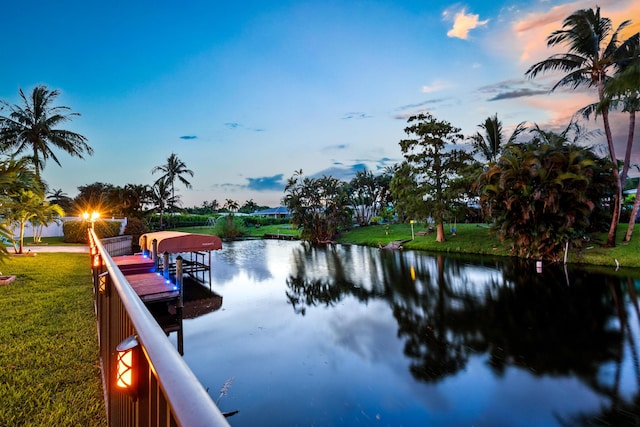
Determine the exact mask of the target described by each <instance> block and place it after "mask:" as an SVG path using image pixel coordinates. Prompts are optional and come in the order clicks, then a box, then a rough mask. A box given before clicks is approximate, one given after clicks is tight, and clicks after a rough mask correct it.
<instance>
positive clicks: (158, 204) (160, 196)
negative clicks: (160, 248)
mask: <svg viewBox="0 0 640 427" xmlns="http://www.w3.org/2000/svg"><path fill="white" fill-rule="evenodd" d="M149 203H150V204H151V205H152V206H153V208H154V209H155V210H156V211H157V212H158V213H159V214H160V229H162V228H163V217H164V211H165V209H166V207H167V203H169V204H172V203H173V197H172V196H171V189H170V188H169V183H168V181H167V180H166V179H165V178H163V177H160V178H159V179H158V180H156V182H154V183H153V185H152V186H151V189H150V192H149Z"/></svg>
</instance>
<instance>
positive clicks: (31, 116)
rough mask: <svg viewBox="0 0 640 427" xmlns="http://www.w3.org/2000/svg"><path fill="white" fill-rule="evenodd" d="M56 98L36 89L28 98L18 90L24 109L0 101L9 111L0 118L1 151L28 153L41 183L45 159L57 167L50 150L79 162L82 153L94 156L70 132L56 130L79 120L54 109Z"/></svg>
mask: <svg viewBox="0 0 640 427" xmlns="http://www.w3.org/2000/svg"><path fill="white" fill-rule="evenodd" d="M58 95H60V92H59V91H57V90H49V89H47V87H46V86H36V87H35V88H34V89H33V91H32V92H31V95H30V96H29V97H27V95H25V93H24V92H23V91H22V89H20V98H22V103H23V105H10V104H8V103H7V102H5V101H0V102H1V103H2V105H4V106H5V107H7V109H8V110H9V111H10V113H9V115H8V116H0V147H2V149H3V150H7V151H8V150H14V151H13V152H14V154H21V153H29V155H28V157H30V159H31V161H32V162H33V166H34V170H35V174H36V178H37V180H38V182H40V183H42V179H41V177H40V173H41V171H42V170H43V169H44V167H45V164H46V162H47V160H48V159H53V161H54V162H56V163H57V164H58V166H60V161H59V160H58V157H57V156H56V154H55V152H54V151H53V149H52V148H54V147H55V148H57V149H60V150H62V151H64V152H66V153H67V154H70V155H71V156H72V157H73V156H75V157H79V158H81V159H82V158H83V154H85V153H86V154H88V155H92V154H93V148H91V147H90V146H89V145H88V144H87V138H85V137H84V136H82V135H80V134H78V133H75V132H71V131H69V130H64V129H57V126H59V125H60V124H61V123H64V122H66V121H69V120H71V119H72V118H73V117H74V116H79V114H78V113H72V112H69V110H70V109H69V107H65V106H54V105H53V102H54V101H55V99H56V98H57V97H58Z"/></svg>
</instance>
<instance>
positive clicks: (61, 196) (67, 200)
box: [47, 188, 73, 211]
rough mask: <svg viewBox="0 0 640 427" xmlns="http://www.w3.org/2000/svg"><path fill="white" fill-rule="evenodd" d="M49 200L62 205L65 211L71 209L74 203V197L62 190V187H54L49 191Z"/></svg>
mask: <svg viewBox="0 0 640 427" xmlns="http://www.w3.org/2000/svg"><path fill="white" fill-rule="evenodd" d="M47 195H48V200H49V202H50V203H53V204H56V205H58V206H60V207H61V208H62V209H64V210H65V211H69V210H70V209H71V205H72V203H73V199H72V198H71V197H69V195H68V194H67V193H65V192H64V191H62V189H61V188H60V189H55V188H54V189H53V190H51V191H49V192H48V193H47Z"/></svg>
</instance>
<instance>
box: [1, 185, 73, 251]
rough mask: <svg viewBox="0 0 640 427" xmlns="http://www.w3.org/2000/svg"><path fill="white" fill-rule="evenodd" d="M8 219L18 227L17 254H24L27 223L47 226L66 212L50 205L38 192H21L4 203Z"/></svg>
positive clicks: (15, 245) (15, 246) (15, 244)
mask: <svg viewBox="0 0 640 427" xmlns="http://www.w3.org/2000/svg"><path fill="white" fill-rule="evenodd" d="M3 205H4V206H3V208H4V210H5V215H6V219H7V221H8V222H9V224H11V225H17V226H18V230H19V231H18V233H19V237H18V241H17V242H16V243H14V248H15V251H16V253H18V254H21V253H23V248H24V228H25V225H26V224H27V222H30V221H31V222H35V223H36V224H46V223H51V222H53V221H54V219H55V218H56V217H59V216H62V215H64V211H63V210H62V208H61V207H60V206H58V205H55V204H54V205H52V204H49V202H47V201H46V200H45V199H44V195H43V194H42V193H41V192H40V191H38V190H36V191H34V190H20V191H19V192H18V193H16V194H13V195H12V196H11V197H9V198H7V199H6V200H5V202H4V203H3Z"/></svg>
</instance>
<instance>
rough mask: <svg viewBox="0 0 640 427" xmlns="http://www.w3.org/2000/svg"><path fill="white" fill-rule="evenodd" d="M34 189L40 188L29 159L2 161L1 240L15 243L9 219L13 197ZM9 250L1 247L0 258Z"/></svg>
mask: <svg viewBox="0 0 640 427" xmlns="http://www.w3.org/2000/svg"><path fill="white" fill-rule="evenodd" d="M32 188H40V187H39V185H38V183H37V182H36V178H35V174H34V173H33V165H32V164H31V162H29V161H28V160H27V159H18V160H16V159H13V158H8V159H4V160H1V161H0V216H2V217H3V222H2V223H1V224H0V238H1V239H3V240H5V241H11V242H13V241H14V240H13V232H12V230H11V228H10V227H9V226H10V222H9V221H8V217H9V215H10V214H11V211H10V209H11V207H12V205H11V196H13V195H15V194H17V193H19V192H20V191H25V190H29V189H32ZM7 254H8V252H7V248H6V246H5V245H0V258H2V257H5V256H7Z"/></svg>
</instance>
